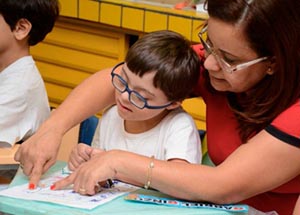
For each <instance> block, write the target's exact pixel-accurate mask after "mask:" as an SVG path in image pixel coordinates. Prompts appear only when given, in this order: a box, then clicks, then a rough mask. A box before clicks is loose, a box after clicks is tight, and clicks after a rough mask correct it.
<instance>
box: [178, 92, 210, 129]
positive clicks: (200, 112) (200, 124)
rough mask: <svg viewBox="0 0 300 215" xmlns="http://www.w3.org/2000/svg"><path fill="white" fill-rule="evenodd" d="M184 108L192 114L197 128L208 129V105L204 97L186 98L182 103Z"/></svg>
mask: <svg viewBox="0 0 300 215" xmlns="http://www.w3.org/2000/svg"><path fill="white" fill-rule="evenodd" d="M182 106H183V108H184V109H185V110H186V111H187V112H188V113H189V114H191V115H192V117H193V118H194V120H195V122H196V125H197V128H198V129H203V130H206V123H205V120H206V113H205V112H206V107H205V103H204V101H203V100H202V98H192V99H186V100H184V101H183V104H182Z"/></svg>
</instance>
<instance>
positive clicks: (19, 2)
mask: <svg viewBox="0 0 300 215" xmlns="http://www.w3.org/2000/svg"><path fill="white" fill-rule="evenodd" d="M58 15H59V5H58V1H57V0H39V1H36V0H0V29H1V31H0V38H1V40H0V147H10V146H12V145H13V144H14V143H16V142H22V141H24V140H25V139H27V138H28V137H29V136H31V135H32V134H33V133H34V132H35V131H36V130H37V129H38V127H39V126H40V125H41V123H42V122H43V121H44V120H45V119H46V118H47V117H48V116H49V113H50V109H49V103H48V97H47V93H46V90H45V86H44V82H43V79H42V78H41V75H40V73H39V71H38V69H37V67H36V65H35V62H34V60H33V58H32V56H31V55H30V51H29V49H30V46H34V45H36V44H37V43H39V42H41V41H42V40H43V39H44V38H45V36H46V35H47V34H48V33H49V32H51V30H52V28H53V26H54V23H55V21H56V19H57V17H58Z"/></svg>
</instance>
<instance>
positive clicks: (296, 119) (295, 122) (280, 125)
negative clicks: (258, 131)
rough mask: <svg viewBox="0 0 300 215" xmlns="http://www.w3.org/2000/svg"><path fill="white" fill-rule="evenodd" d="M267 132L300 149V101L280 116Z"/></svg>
mask: <svg viewBox="0 0 300 215" xmlns="http://www.w3.org/2000/svg"><path fill="white" fill-rule="evenodd" d="M266 130H267V131H268V132H269V133H271V134H273V135H274V136H276V137H278V138H279V139H281V140H283V141H285V142H288V143H290V144H292V145H295V146H298V147H300V99H298V100H297V101H296V102H295V103H294V104H293V105H291V106H290V107H288V108H287V109H286V110H284V111H283V112H282V113H281V114H279V115H278V116H277V117H276V118H275V119H274V120H273V122H272V123H271V125H269V126H268V127H267V128H266Z"/></svg>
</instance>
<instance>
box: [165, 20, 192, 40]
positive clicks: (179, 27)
mask: <svg viewBox="0 0 300 215" xmlns="http://www.w3.org/2000/svg"><path fill="white" fill-rule="evenodd" d="M168 29H169V30H172V31H176V32H178V33H181V34H182V35H184V36H185V37H186V38H187V39H188V40H191V36H192V35H191V32H192V20H191V19H188V18H183V17H179V16H169V26H168Z"/></svg>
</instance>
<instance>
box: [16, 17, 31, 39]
mask: <svg viewBox="0 0 300 215" xmlns="http://www.w3.org/2000/svg"><path fill="white" fill-rule="evenodd" d="M31 28H32V25H31V22H29V21H28V20H27V19H20V20H19V21H18V22H17V24H16V26H15V29H14V30H13V33H14V35H15V37H16V39H17V40H22V39H24V38H26V37H27V36H28V35H29V32H30V30H31Z"/></svg>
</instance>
